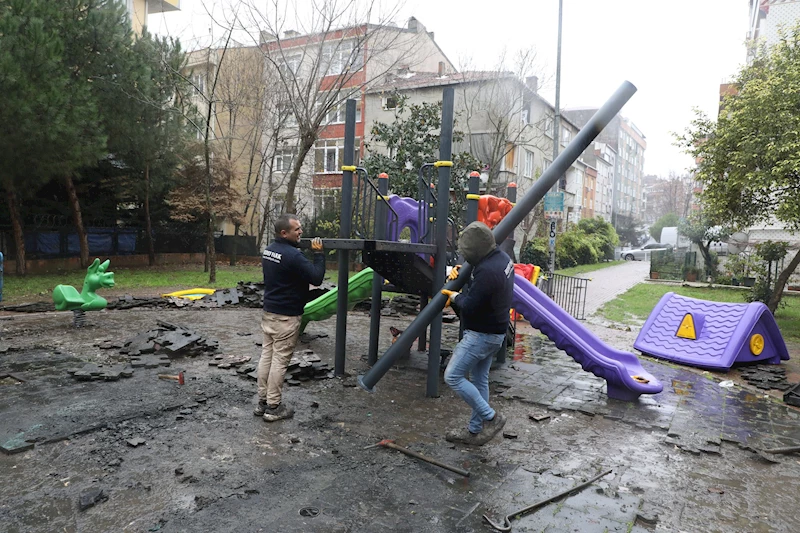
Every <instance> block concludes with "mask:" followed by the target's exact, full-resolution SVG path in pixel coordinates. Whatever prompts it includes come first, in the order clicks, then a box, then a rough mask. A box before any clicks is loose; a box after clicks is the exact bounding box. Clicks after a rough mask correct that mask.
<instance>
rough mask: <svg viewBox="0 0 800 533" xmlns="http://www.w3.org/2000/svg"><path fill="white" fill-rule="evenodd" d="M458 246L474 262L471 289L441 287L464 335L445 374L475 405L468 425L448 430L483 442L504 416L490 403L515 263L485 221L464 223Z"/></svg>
mask: <svg viewBox="0 0 800 533" xmlns="http://www.w3.org/2000/svg"><path fill="white" fill-rule="evenodd" d="M458 248H459V252H460V253H461V256H462V257H463V258H464V260H465V261H467V262H468V263H469V264H470V265H472V267H473V268H472V275H471V278H470V281H469V292H467V293H466V294H461V293H458V292H455V291H449V290H446V289H443V290H442V293H443V294H445V295H446V296H447V297H448V305H451V306H452V307H453V310H454V311H455V312H456V313H457V314H458V316H459V318H460V319H461V323H462V325H463V327H464V336H463V338H462V339H461V341H460V342H459V343H458V344H457V345H456V347H455V349H454V350H453V356H452V357H451V358H450V362H449V363H448V365H447V369H446V370H445V373H444V380H445V382H446V383H447V385H449V386H450V388H451V389H453V390H454V391H455V392H456V393H457V394H458V395H459V396H461V398H462V399H463V400H464V401H465V402H467V404H469V406H470V407H472V417H471V418H470V421H469V425H468V426H467V427H466V428H464V429H461V430H459V431H455V432H452V433H448V434H447V436H446V438H447V440H448V441H450V442H460V443H464V444H472V445H475V446H481V445H483V444H485V443H487V442H488V441H489V440H491V439H492V437H494V436H495V435H497V433H498V432H499V431H500V430H501V429H502V427H503V425H505V422H506V419H505V417H504V416H503V415H502V414H500V413H498V412H497V411H495V410H494V409H492V407H491V406H490V405H489V368H490V367H491V365H492V359H493V357H494V355H495V354H496V353H497V351H498V350H499V349H500V348H501V346H502V345H503V342H505V338H506V337H505V335H506V330H507V329H508V320H509V310H510V309H511V298H512V292H513V289H514V263H513V262H512V261H511V258H509V257H508V255H507V254H506V253H505V252H503V251H502V250H500V249H499V248H497V246H496V245H495V241H494V235H492V232H491V230H490V229H489V228H488V227H487V226H486V224H484V223H482V222H473V223H472V224H470V225H468V226H467V227H466V228H464V231H463V232H462V233H461V235H460V236H459V241H458ZM454 272H455V274H453V273H451V279H455V277H457V275H458V273H457V269H454ZM467 374H469V375H470V376H471V379H472V381H470V380H469V379H467Z"/></svg>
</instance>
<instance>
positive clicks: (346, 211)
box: [333, 100, 366, 376]
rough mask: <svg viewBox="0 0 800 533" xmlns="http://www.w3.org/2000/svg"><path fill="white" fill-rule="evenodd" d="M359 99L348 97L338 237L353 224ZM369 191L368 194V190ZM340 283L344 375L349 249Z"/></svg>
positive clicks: (339, 362)
mask: <svg viewBox="0 0 800 533" xmlns="http://www.w3.org/2000/svg"><path fill="white" fill-rule="evenodd" d="M355 138H356V101H355V100H347V104H346V105H345V113H344V157H343V161H342V166H343V167H345V168H346V169H347V170H344V171H342V216H341V218H340V220H339V237H341V238H342V239H349V238H350V236H351V235H350V233H351V229H352V224H353V158H354V157H355V151H356V149H355ZM365 194H366V193H365ZM338 255H339V283H338V284H337V297H336V349H335V352H334V361H333V374H334V375H336V376H341V375H343V374H344V362H345V355H346V351H347V346H346V343H347V303H348V302H347V296H348V294H347V289H348V277H349V276H350V251H349V250H339V254H338Z"/></svg>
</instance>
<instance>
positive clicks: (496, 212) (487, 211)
mask: <svg viewBox="0 0 800 533" xmlns="http://www.w3.org/2000/svg"><path fill="white" fill-rule="evenodd" d="M512 207H514V206H513V205H512V204H511V202H510V201H509V200H508V199H507V198H498V197H497V196H492V195H490V194H484V195H482V196H481V197H480V199H478V222H483V223H484V224H486V225H487V226H489V229H494V227H495V226H497V225H498V224H499V223H500V221H501V220H503V218H504V217H505V216H506V215H507V214H508V212H509V211H511V208H512Z"/></svg>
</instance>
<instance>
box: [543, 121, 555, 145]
mask: <svg viewBox="0 0 800 533" xmlns="http://www.w3.org/2000/svg"><path fill="white" fill-rule="evenodd" d="M555 123H556V120H555V118H554V117H551V116H550V115H547V116H545V117H544V134H545V135H547V136H548V137H550V138H551V139H552V138H553V128H554V126H555Z"/></svg>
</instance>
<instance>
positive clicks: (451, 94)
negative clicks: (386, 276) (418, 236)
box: [420, 87, 455, 398]
mask: <svg viewBox="0 0 800 533" xmlns="http://www.w3.org/2000/svg"><path fill="white" fill-rule="evenodd" d="M454 100H455V90H454V89H453V88H452V87H446V88H445V89H444V91H443V94H442V133H441V137H440V139H439V161H438V162H437V165H438V166H439V182H438V183H437V186H436V196H437V200H436V234H435V236H434V238H435V240H436V242H435V244H436V259H435V262H434V270H433V290H434V291H438V290H439V288H440V287H443V286H444V282H445V276H446V274H447V219H448V216H449V207H450V170H451V168H452V162H451V157H452V155H453V103H454ZM437 294H438V293H437ZM428 307H434V308H436V306H431V304H430V303H429V304H428V305H427V306H425V309H428ZM441 311H442V307H438V308H437V311H436V313H435V315H434V316H433V320H432V321H431V337H430V342H429V343H428V386H427V389H426V391H427V392H426V395H427V396H428V397H429V398H435V397H437V396H439V367H440V366H441V362H442V356H441V349H442V313H441ZM422 312H424V310H423V311H420V313H422Z"/></svg>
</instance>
